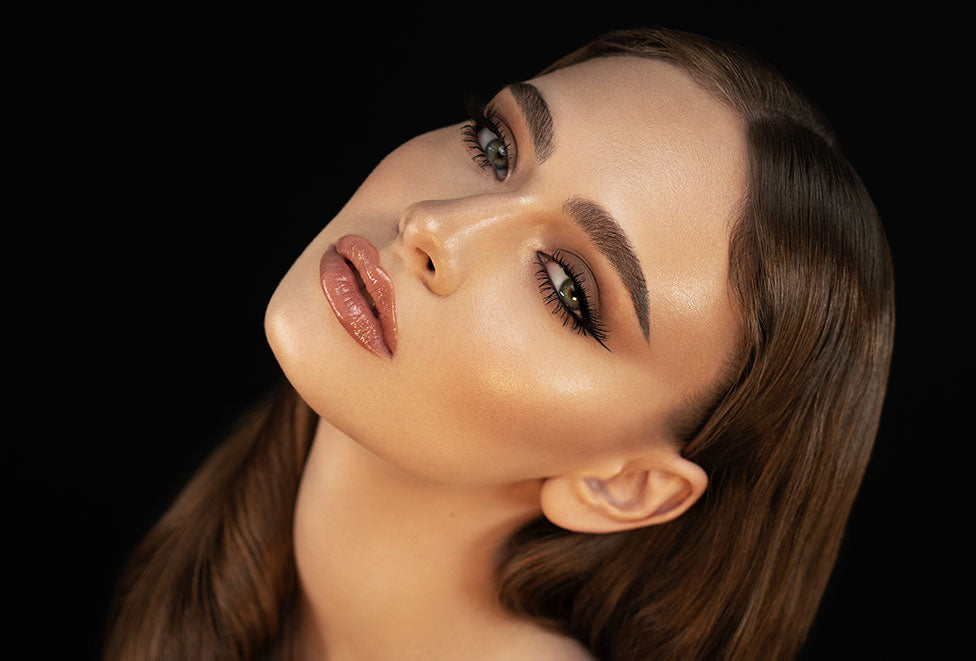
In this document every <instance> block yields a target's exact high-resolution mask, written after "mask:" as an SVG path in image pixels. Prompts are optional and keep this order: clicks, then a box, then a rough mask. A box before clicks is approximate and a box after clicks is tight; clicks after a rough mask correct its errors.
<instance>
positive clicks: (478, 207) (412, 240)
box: [397, 195, 519, 296]
mask: <svg viewBox="0 0 976 661" xmlns="http://www.w3.org/2000/svg"><path fill="white" fill-rule="evenodd" d="M513 206H518V205H512V204H511V201H506V200H502V199H500V197H499V196H496V195H480V196H475V197H469V198H462V199H452V200H425V201H422V202H416V203H414V204H411V205H410V206H408V207H407V208H406V209H404V211H403V213H402V214H401V215H400V220H399V221H398V223H397V229H398V230H399V232H400V239H401V241H402V243H403V256H404V259H405V260H406V263H407V266H408V267H409V268H410V270H411V271H412V272H413V273H414V274H415V275H416V276H417V277H418V278H419V279H420V280H421V281H422V282H423V283H424V284H425V285H427V288H428V289H430V290H431V291H432V292H434V293H435V294H437V295H438V296H447V295H449V294H450V293H451V292H453V291H454V290H455V289H457V288H458V286H459V285H460V284H461V283H462V282H463V281H464V279H465V277H466V276H467V275H468V274H469V273H470V272H471V266H472V258H473V257H474V256H475V254H477V255H478V258H479V261H480V260H481V259H483V258H484V257H485V254H486V253H487V251H488V245H489V244H491V245H495V243H494V242H493V241H492V240H491V239H492V238H498V234H497V233H498V232H499V231H502V228H509V229H510V228H511V223H512V220H513V219H515V218H516V217H518V215H519V214H518V212H517V210H516V209H515V208H513ZM509 245H512V244H511V243H510V244H509Z"/></svg>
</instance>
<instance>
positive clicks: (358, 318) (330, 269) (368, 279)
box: [319, 236, 397, 358]
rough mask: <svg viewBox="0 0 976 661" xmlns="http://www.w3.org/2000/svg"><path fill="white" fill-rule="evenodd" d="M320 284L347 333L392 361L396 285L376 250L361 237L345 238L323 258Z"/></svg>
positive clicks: (394, 342) (394, 343)
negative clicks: (374, 309)
mask: <svg viewBox="0 0 976 661" xmlns="http://www.w3.org/2000/svg"><path fill="white" fill-rule="evenodd" d="M350 264H351V265H352V268H350ZM353 269H355V271H356V272H355V273H354V272H353ZM357 274H358V276H359V278H361V279H362V282H363V286H364V287H365V288H366V292H367V293H368V294H369V296H370V298H372V299H373V304H374V305H375V306H376V313H377V314H376V315H374V314H373V311H372V310H371V309H370V306H369V303H368V302H367V301H366V297H365V296H363V294H362V292H361V291H360V289H359V282H358V281H357V279H356V276H357ZM319 281H320V282H321V284H322V291H324V292H325V297H326V298H327V299H328V301H329V305H330V306H331V307H332V312H334V313H335V316H336V319H338V320H339V323H340V324H342V327H343V328H345V329H346V332H347V333H349V334H350V335H351V336H352V337H353V338H355V339H356V341H358V342H359V343H360V344H362V345H363V346H364V347H366V348H367V349H369V350H370V351H372V352H373V353H375V354H376V355H377V356H382V357H384V358H392V357H393V352H394V351H396V336H397V328H396V306H395V299H394V296H393V283H392V282H391V281H390V276H388V275H387V274H386V272H385V271H384V270H383V269H382V267H380V256H379V252H378V251H377V250H376V247H375V246H373V244H372V243H370V242H369V241H367V240H366V239H364V238H362V237H360V236H344V237H342V238H341V239H339V240H338V241H337V242H336V244H335V245H334V246H332V247H331V248H329V249H328V250H327V251H326V253H325V254H324V255H322V260H321V261H320V262H319ZM377 316H378V317H379V318H377Z"/></svg>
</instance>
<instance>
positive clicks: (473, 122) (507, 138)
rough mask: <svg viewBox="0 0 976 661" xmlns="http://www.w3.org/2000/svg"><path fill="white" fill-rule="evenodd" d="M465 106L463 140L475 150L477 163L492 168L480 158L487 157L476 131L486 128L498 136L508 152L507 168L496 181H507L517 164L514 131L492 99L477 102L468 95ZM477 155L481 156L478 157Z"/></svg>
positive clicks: (462, 129)
mask: <svg viewBox="0 0 976 661" xmlns="http://www.w3.org/2000/svg"><path fill="white" fill-rule="evenodd" d="M465 106H466V108H467V111H468V117H469V119H468V121H467V122H465V124H464V126H463V127H462V128H461V131H462V133H463V134H464V136H465V137H464V142H466V143H468V145H470V146H469V147H468V148H469V149H470V150H471V151H477V154H476V155H475V157H474V158H475V160H476V161H478V162H479V165H481V166H482V167H491V168H492V169H494V166H491V165H490V164H489V163H487V162H485V161H483V160H481V159H484V158H487V157H486V156H485V154H484V150H483V148H482V147H481V144H480V142H479V141H478V133H480V131H481V130H482V129H488V130H489V131H491V132H492V133H494V134H495V135H496V136H498V138H499V139H500V140H501V141H502V143H503V144H504V145H505V148H506V150H507V152H506V153H507V154H508V168H506V174H505V178H504V179H499V180H498V181H500V182H501V181H507V180H508V179H510V178H511V177H512V175H513V174H515V169H516V167H517V164H518V145H517V143H516V141H515V132H514V131H512V129H511V127H510V126H509V124H508V122H507V121H505V118H504V116H503V115H502V113H501V111H500V110H499V109H498V106H497V105H496V104H495V102H494V101H490V102H488V103H479V102H478V101H477V100H476V99H475V98H474V97H472V96H470V95H469V96H467V97H466V98H465ZM479 156H480V157H481V158H480V159H479ZM496 172H497V170H496ZM496 178H497V177H496Z"/></svg>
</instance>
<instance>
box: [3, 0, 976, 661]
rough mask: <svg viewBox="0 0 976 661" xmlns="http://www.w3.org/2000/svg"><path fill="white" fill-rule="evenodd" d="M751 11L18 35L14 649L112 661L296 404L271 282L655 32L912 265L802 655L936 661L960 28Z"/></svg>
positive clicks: (956, 478)
mask: <svg viewBox="0 0 976 661" xmlns="http://www.w3.org/2000/svg"><path fill="white" fill-rule="evenodd" d="M127 5H129V6H127ZM749 7H750V8H749V9H741V8H740V9H737V10H735V11H732V10H729V9H723V8H720V7H713V6H710V5H708V4H704V3H698V4H697V5H696V6H695V7H694V8H692V9H684V10H676V9H667V8H661V9H658V8H654V7H649V8H647V9H644V10H642V11H611V10H604V11H600V12H598V13H593V12H591V11H589V10H588V11H587V12H579V13H574V14H572V15H563V14H562V13H561V10H559V12H557V10H554V9H553V10H550V12H549V13H543V12H538V13H533V12H528V13H526V12H525V10H523V9H516V8H515V7H514V6H500V5H497V4H492V5H491V6H484V7H483V8H479V9H463V8H451V9H449V10H444V11H440V12H433V11H430V12H426V11H424V12H421V11H411V12H397V13H395V15H390V14H389V13H387V12H385V11H383V10H380V9H379V8H367V10H366V11H362V12H360V13H359V14H358V15H356V16H355V18H350V17H346V18H340V15H339V14H338V13H331V12H328V11H326V10H321V9H306V8H303V9H287V8H284V7H283V5H278V4H272V3H256V2H251V1H247V0H245V1H244V2H239V3H236V4H235V6H233V7H220V6H218V5H217V3H215V2H212V1H209V0H204V1H201V2H196V3H192V4H191V3H187V4H180V3H174V2H163V1H157V2H139V3H135V2H133V3H116V4H115V5H113V6H112V7H110V8H109V7H103V8H100V9H92V8H76V9H73V10H62V11H55V10H50V9H43V8H38V9H34V10H32V11H31V13H30V14H28V15H25V16H22V18H23V19H24V20H23V23H20V22H19V21H18V22H17V23H14V26H15V28H17V32H19V36H21V37H26V38H27V43H26V48H24V49H23V50H22V51H19V52H18V56H17V57H15V58H14V59H13V60H12V62H11V64H12V77H11V80H12V81H13V83H14V88H13V89H14V91H13V93H11V94H10V96H9V97H8V101H7V102H6V104H7V106H8V108H9V107H12V108H13V110H14V111H15V113H17V114H18V115H19V117H20V119H19V120H18V123H15V124H13V128H12V130H11V138H12V139H13V142H14V143H16V144H17V145H18V146H25V147H27V149H26V150H23V151H22V152H21V151H14V152H12V153H14V154H17V158H16V159H10V160H11V161H12V162H13V164H14V165H15V166H16V170H17V173H18V174H17V175H15V177H14V178H13V179H12V180H9V181H8V183H12V185H11V189H12V192H13V194H14V198H15V199H17V200H18V202H21V203H24V202H26V204H23V206H20V205H11V206H12V208H13V209H14V211H13V213H12V215H11V216H10V217H9V219H8V223H7V224H8V225H9V226H10V231H9V232H8V241H7V243H6V252H7V253H8V260H7V263H6V266H7V267H8V268H7V271H8V276H7V282H8V292H9V296H8V307H7V313H6V318H7V326H8V330H13V331H14V333H13V337H14V338H16V339H13V340H11V341H10V347H9V350H10V356H11V358H12V360H11V361H9V363H10V364H12V365H13V370H14V372H15V373H16V374H17V377H16V378H17V382H18V383H19V384H22V385H21V386H18V387H17V391H18V392H19V393H20V394H18V395H17V396H15V397H14V398H13V399H12V400H8V401H12V402H13V403H14V406H12V408H11V416H12V420H14V421H16V422H17V423H18V424H16V425H14V426H12V427H11V429H13V430H15V431H13V432H12V433H11V434H10V436H8V439H9V440H8V441H7V442H8V443H9V445H10V447H11V448H12V450H13V452H12V455H13V459H12V464H11V474H12V475H13V479H12V480H8V484H9V485H12V492H13V494H12V497H11V500H10V501H8V502H10V503H11V504H12V505H11V510H12V512H13V514H14V518H13V522H12V530H13V531H15V534H14V536H13V537H12V539H13V541H12V542H8V547H10V548H11V549H12V551H13V553H14V562H13V563H12V564H11V567H12V573H13V574H14V579H15V580H14V584H15V587H19V588H22V591H21V592H20V593H19V595H18V597H17V602H16V603H18V604H20V608H19V610H20V611H21V613H22V622H23V628H22V629H21V630H20V632H19V633H20V637H22V638H24V639H26V640H28V641H31V644H32V645H36V646H38V647H37V652H38V653H40V655H41V656H43V657H50V658H87V657H94V656H96V654H97V649H98V648H99V645H100V639H101V635H102V626H103V616H104V613H105V609H106V607H107V604H108V600H109V597H110V593H111V586H112V582H113V580H114V578H115V576H116V574H117V572H118V570H119V567H120V565H121V563H122V562H123V560H124V559H125V557H126V556H127V554H128V553H129V552H130V551H131V550H132V547H133V546H134V544H135V543H136V542H137V541H138V540H139V538H140V537H141V536H142V535H143V534H144V533H145V532H146V531H147V530H148V528H149V526H150V525H151V524H152V522H153V521H154V520H155V519H157V518H158V517H159V516H160V515H161V513H162V512H163V511H164V509H165V507H166V506H167V504H168V503H169V502H171V500H172V499H173V497H174V496H175V495H176V493H177V492H178V490H179V489H180V487H181V485H182V484H183V483H184V482H185V481H186V480H187V479H188V477H189V476H190V475H191V474H192V472H193V470H194V469H195V468H196V467H197V466H198V464H199V463H200V462H201V461H202V460H203V458H204V457H205V456H206V455H207V454H208V453H209V452H210V450H211V449H212V448H213V447H214V445H215V444H216V443H217V442H218V440H219V439H220V438H221V436H222V435H223V434H224V432H225V431H226V430H227V428H228V427H229V426H230V425H231V424H232V423H233V421H234V420H235V418H236V417H237V416H238V415H239V414H240V413H241V412H242V411H244V410H245V409H246V408H247V407H248V405H249V404H251V403H252V402H253V401H254V400H255V399H256V398H257V397H259V396H260V395H261V394H262V393H264V392H265V391H267V390H268V388H269V387H270V386H271V384H273V383H274V382H275V381H276V380H277V379H279V378H280V372H279V370H278V367H277V365H276V363H275V361H274V359H273V357H272V355H271V353H270V351H269V350H268V348H267V346H266V344H265V340H264V332H263V327H262V318H263V313H264V307H265V304H266V301H267V300H268V298H269V297H270V295H271V292H272V291H273V290H274V287H275V285H276V283H277V281H278V280H279V279H280V277H281V276H282V275H283V274H284V272H285V271H286V270H287V268H288V266H289V265H290V264H291V262H292V260H293V259H294V258H295V257H296V256H297V255H298V254H299V252H300V251H301V250H302V249H303V248H304V246H305V244H306V243H307V242H308V240H310V239H311V237H313V236H314V235H315V234H316V233H317V232H318V231H319V229H320V228H321V226H322V225H323V223H325V222H326V221H327V219H329V218H330V217H332V216H333V215H334V214H335V213H336V212H337V211H338V209H339V208H340V206H341V205H342V204H343V203H344V202H345V200H346V199H347V198H348V197H349V196H350V195H351V194H352V192H353V191H354V190H355V187H356V186H357V185H358V183H359V182H361V181H362V179H363V178H364V177H365V176H366V175H367V174H368V172H369V171H370V169H371V168H372V166H373V165H375V163H377V162H378V161H379V159H380V158H381V157H382V156H383V155H385V154H386V153H388V152H389V151H390V150H391V149H393V148H394V147H395V146H397V145H398V144H400V143H401V142H403V141H404V140H406V139H408V138H410V137H412V136H414V135H416V134H418V133H420V132H422V131H425V130H428V129H431V128H436V127H439V126H442V125H445V124H448V123H453V122H456V121H459V120H460V119H461V118H462V116H463V105H462V99H463V96H464V94H465V93H466V92H468V91H494V89H495V88H497V87H499V86H501V85H502V84H505V83H508V82H511V81H513V80H517V79H526V78H529V77H531V76H532V75H534V74H535V73H536V72H537V71H538V70H540V69H541V68H543V67H544V66H545V65H547V64H548V63H550V62H551V61H552V60H553V59H555V58H556V57H557V56H559V55H562V54H564V53H565V52H568V51H569V50H571V49H573V48H575V47H576V46H578V45H581V44H582V43H584V42H585V41H587V40H588V39H590V38H592V37H594V36H596V35H597V34H599V33H601V32H603V31H606V30H609V29H614V28H621V27H630V26H638V25H664V26H668V27H675V28H681V29H688V30H692V31H697V32H702V33H705V34H708V35H711V36H715V37H719V38H724V39H728V40H731V41H735V42H738V43H741V44H743V45H746V46H748V47H750V48H752V49H753V50H755V51H757V52H759V53H760V54H762V55H764V56H765V57H766V58H767V59H769V60H771V61H772V62H773V63H774V64H775V65H776V66H777V67H778V68H779V69H780V70H781V71H783V72H784V73H785V74H786V75H787V77H789V78H791V79H793V80H794V81H795V82H797V83H798V84H799V85H800V87H801V88H803V89H804V90H806V91H807V92H808V93H809V95H810V96H811V97H812V98H813V99H814V100H815V102H817V103H818V105H820V106H821V107H822V108H823V110H824V111H825V112H826V113H827V115H828V116H829V117H830V118H831V119H832V120H833V122H834V124H835V127H836V129H837V132H838V134H839V137H840V141H841V144H842V145H843V147H844V149H845V151H846V153H847V154H848V156H849V158H850V160H851V161H852V162H853V164H854V166H855V168H856V169H857V170H858V171H859V172H860V174H861V176H862V178H863V179H864V180H865V182H866V184H867V187H868V189H869V190H870V191H871V193H872V196H873V198H874V200H875V203H876V205H877V206H878V208H879V210H880V213H881V216H882V218H883V219H884V222H885V225H886V229H887V232H888V236H889V240H890V243H891V247H892V252H893V254H894V259H895V267H896V275H897V282H898V327H897V343H896V351H895V357H894V365H893V370H892V378H891V385H890V391H889V395H888V399H887V403H886V409H885V412H884V416H883V419H882V424H881V431H880V434H879V438H878V445H877V449H876V453H875V455H874V457H873V459H872V463H871V465H870V468H869V471H868V474H867V477H866V480H865V483H864V486H863V489H862V492H861V494H860V496H859V498H858V501H857V504H856V506H855V508H854V512H853V515H852V517H851V522H850V527H849V532H848V534H847V537H846V539H845V544H844V547H843V549H842V552H841V556H840V560H839V562H838V565H837V569H836V572H835V574H834V577H833V579H832V581H831V584H830V587H829V589H828V591H827V595H826V598H825V599H824V602H823V605H822V609H821V612H820V615H819V618H818V620H817V623H816V625H815V627H814V629H813V632H812V634H811V638H810V641H809V644H808V645H807V648H806V651H805V658H809V659H821V658H833V657H837V656H840V657H842V658H853V657H868V658H882V657H887V656H891V655H893V654H895V653H896V652H899V651H902V652H904V651H908V652H915V653H924V656H929V657H930V656H939V654H938V652H939V651H940V650H943V651H944V650H946V649H948V646H949V642H948V640H949V638H951V632H952V631H954V630H955V628H956V626H958V625H956V624H954V617H955V616H954V614H955V613H959V612H961V608H962V603H963V595H965V594H966V592H968V588H969V584H968V582H964V577H968V575H969V574H968V569H967V570H965V571H964V569H963V567H964V564H963V562H964V558H963V551H962V550H961V549H962V541H961V536H960V530H961V528H962V527H963V525H964V523H963V522H966V523H968V522H970V521H971V520H972V517H971V515H969V516H965V517H963V516H960V513H961V512H962V505H963V502H964V501H962V490H963V489H962V486H961V485H962V484H964V483H965V480H964V478H963V477H962V470H961V467H962V466H963V465H965V463H964V459H963V456H962V455H963V453H965V452H966V449H967V446H968V444H969V441H970V440H971V434H969V433H966V432H964V431H963V429H964V426H963V424H962V422H961V420H962V419H965V416H967V415H968V410H967V409H966V407H965V406H963V404H962V401H961V396H960V395H961V392H960V391H961V388H962V383H963V370H964V369H965V370H968V367H969V365H968V354H969V352H968V351H967V350H966V345H965V344H964V343H963V340H964V339H966V338H968V337H971V335H972V333H971V331H968V330H966V324H967V323H968V321H967V319H968V310H967V308H968V307H969V306H970V305H971V304H972V295H971V294H969V293H968V292H967V294H966V295H963V293H962V292H964V291H967V289H968V286H969V284H971V283H970V279H969V278H968V276H967V275H965V274H964V267H965V266H966V265H967V263H966V260H965V259H964V258H963V251H961V250H960V251H958V252H956V249H958V248H960V247H961V248H965V246H964V241H965V240H966V239H965V238H964V237H965V236H966V235H965V234H964V233H962V231H961V228H962V227H963V226H964V225H965V222H966V221H965V219H966V218H969V219H971V218H972V213H971V210H964V211H959V210H957V208H956V207H955V206H954V204H953V203H952V202H951V200H952V199H953V197H959V198H962V197H963V196H962V195H958V193H959V192H961V191H965V190H967V188H965V187H963V184H962V182H961V181H956V180H954V177H955V179H958V180H961V176H960V175H961V174H962V172H960V175H953V174H952V172H953V170H952V169H951V168H950V167H949V163H951V162H952V161H949V160H948V158H950V157H952V155H953V154H954V153H955V152H957V151H961V149H962V147H961V144H960V143H959V141H958V138H957V135H960V134H963V133H965V127H966V125H967V123H969V122H970V121H971V120H969V118H968V117H967V113H965V112H964V111H962V110H961V109H960V105H959V103H958V96H959V94H960V92H958V91H957V89H958V87H959V82H958V79H956V78H955V74H956V72H954V71H953V70H952V68H953V64H952V62H953V61H954V58H955V57H956V55H957V54H956V53H955V52H953V47H952V42H950V41H949V39H948V37H947V36H946V33H945V29H946V28H947V27H951V25H952V24H953V23H954V22H955V19H954V18H953V17H952V16H947V15H940V14H938V12H936V11H935V10H933V9H931V8H929V9H928V10H927V13H926V15H925V16H922V15H921V14H920V13H918V12H917V11H916V13H915V14H898V15H895V14H892V13H890V11H889V10H884V11H883V12H882V11H881V10H878V11H874V10H870V9H864V8H859V9H854V8H852V7H851V5H850V4H847V5H844V6H842V7H834V8H830V7H825V6H824V5H822V4H820V5H817V6H816V7H810V8H809V9H795V8H794V9H789V10H786V9H783V8H781V7H779V6H775V5H774V6H773V7H762V6H757V5H749ZM553 12H557V13H553ZM20 84H23V87H22V88H21V87H20ZM21 89H22V90H23V91H22V92H21ZM8 91H10V90H9V88H8ZM21 139H24V142H23V143H21ZM9 153H10V152H8V155H9ZM11 265H15V267H14V268H9V267H10V266H11ZM963 287H966V288H967V289H963ZM20 423H26V424H23V425H21V424H20ZM965 559H968V558H965Z"/></svg>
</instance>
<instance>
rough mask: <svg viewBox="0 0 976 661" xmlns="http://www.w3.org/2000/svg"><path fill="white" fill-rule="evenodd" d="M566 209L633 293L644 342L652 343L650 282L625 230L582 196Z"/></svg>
mask: <svg viewBox="0 0 976 661" xmlns="http://www.w3.org/2000/svg"><path fill="white" fill-rule="evenodd" d="M563 210H564V211H565V212H566V214H567V215H569V216H570V217H571V218H572V219H573V220H574V221H576V224H577V225H579V226H580V227H581V228H582V229H583V231H584V232H586V235H587V236H588V237H590V240H591V241H592V242H593V244H594V245H595V246H596V248H597V250H599V251H600V252H601V253H603V255H604V256H605V257H606V258H607V259H608V260H609V261H610V264H612V265H613V268H614V269H616V271H617V274H618V275H619V276H620V279H621V280H623V283H624V287H626V288H627V291H629V292H630V300H631V301H633V303H634V313H635V314H636V315H637V323H638V324H640V328H641V333H643V334H644V339H645V340H649V339H650V338H649V336H650V319H649V318H648V309H647V282H646V281H645V280H644V271H643V269H641V266H640V260H639V259H637V255H636V253H635V252H634V248H633V246H632V245H631V244H630V240H629V239H628V238H627V235H626V234H624V230H623V228H622V227H621V226H620V224H619V223H618V222H617V221H616V220H614V218H613V216H611V215H610V213H609V212H608V211H607V210H606V209H604V208H603V207H601V206H600V205H599V204H597V203H596V202H593V201H591V200H586V199H583V198H579V197H574V198H570V199H569V200H566V202H565V203H564V204H563Z"/></svg>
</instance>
